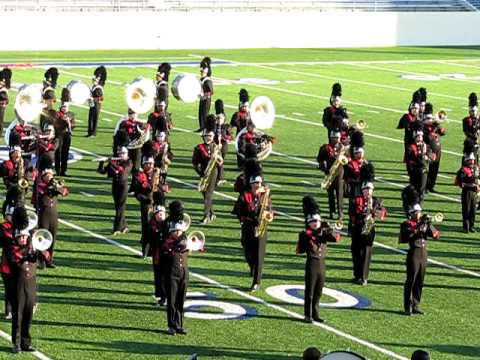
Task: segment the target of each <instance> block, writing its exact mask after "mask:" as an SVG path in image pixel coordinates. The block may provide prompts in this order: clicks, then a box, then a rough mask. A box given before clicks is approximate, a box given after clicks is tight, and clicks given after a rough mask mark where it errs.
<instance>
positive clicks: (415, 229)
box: [400, 204, 440, 315]
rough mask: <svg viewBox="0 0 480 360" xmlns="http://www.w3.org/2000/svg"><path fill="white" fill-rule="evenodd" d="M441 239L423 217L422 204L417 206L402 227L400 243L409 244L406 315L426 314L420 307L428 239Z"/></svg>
mask: <svg viewBox="0 0 480 360" xmlns="http://www.w3.org/2000/svg"><path fill="white" fill-rule="evenodd" d="M439 237H440V232H439V231H438V230H437V229H435V227H434V226H433V225H432V223H431V221H430V219H429V218H428V217H426V216H424V215H423V216H422V208H421V206H420V204H415V205H414V206H413V207H412V208H411V209H410V211H409V219H408V220H406V221H404V222H403V223H402V224H401V226H400V242H401V243H408V244H409V249H408V253H407V261H406V265H407V279H406V281H405V286H404V295H403V301H404V310H405V315H412V313H413V314H420V315H423V314H424V313H423V311H422V310H421V309H420V307H419V305H420V300H421V297H422V289H423V281H424V278H425V270H426V266H427V239H428V238H432V239H438V238H439Z"/></svg>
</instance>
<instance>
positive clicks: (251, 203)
mask: <svg viewBox="0 0 480 360" xmlns="http://www.w3.org/2000/svg"><path fill="white" fill-rule="evenodd" d="M247 175H248V179H249V184H250V189H248V190H247V189H246V190H244V191H243V192H242V193H241V194H240V196H239V197H238V199H237V202H236V203H235V206H234V209H233V212H234V213H235V214H236V215H237V218H238V219H239V220H240V225H241V232H242V235H241V244H242V247H243V250H244V253H245V260H246V261H247V264H248V266H249V268H250V276H252V277H253V281H252V285H251V287H250V291H256V290H257V289H258V287H259V286H260V282H261V280H262V271H263V262H264V258H265V251H266V247H267V232H266V231H265V232H264V234H259V233H258V227H259V225H260V223H261V222H262V221H263V219H264V218H273V212H272V209H271V206H272V205H271V199H270V189H268V188H267V187H265V186H262V183H263V179H262V175H261V173H256V174H247ZM265 197H266V198H265ZM264 204H266V206H265V207H264V206H262V205H264Z"/></svg>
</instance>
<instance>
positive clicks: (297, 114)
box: [292, 112, 305, 116]
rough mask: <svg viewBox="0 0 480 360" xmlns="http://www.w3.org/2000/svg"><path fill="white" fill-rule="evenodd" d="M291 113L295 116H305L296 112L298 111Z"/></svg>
mask: <svg viewBox="0 0 480 360" xmlns="http://www.w3.org/2000/svg"><path fill="white" fill-rule="evenodd" d="M292 115H295V116H305V114H302V113H298V112H293V113H292Z"/></svg>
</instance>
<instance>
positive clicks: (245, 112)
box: [230, 89, 252, 134]
mask: <svg viewBox="0 0 480 360" xmlns="http://www.w3.org/2000/svg"><path fill="white" fill-rule="evenodd" d="M238 98H239V103H238V111H237V112H235V113H234V114H233V115H232V118H231V120H230V126H231V127H234V128H236V129H237V132H236V133H237V134H238V133H239V132H240V131H241V130H242V129H243V128H244V127H246V126H247V124H248V123H251V122H252V120H251V118H250V108H249V103H248V101H249V100H250V96H249V95H248V91H247V90H246V89H240V92H239V93H238Z"/></svg>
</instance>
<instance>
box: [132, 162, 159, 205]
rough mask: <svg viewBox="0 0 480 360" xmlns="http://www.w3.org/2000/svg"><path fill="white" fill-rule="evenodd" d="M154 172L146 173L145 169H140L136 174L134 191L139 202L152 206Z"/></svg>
mask: <svg viewBox="0 0 480 360" xmlns="http://www.w3.org/2000/svg"><path fill="white" fill-rule="evenodd" d="M153 173H154V172H153V170H152V171H150V173H148V174H147V173H146V172H145V171H143V169H140V170H139V171H137V173H136V174H135V178H134V186H133V191H134V193H135V197H136V198H137V200H138V201H140V202H141V203H145V204H151V203H152V199H153V194H152V190H153V188H152V186H153V184H152V181H153Z"/></svg>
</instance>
